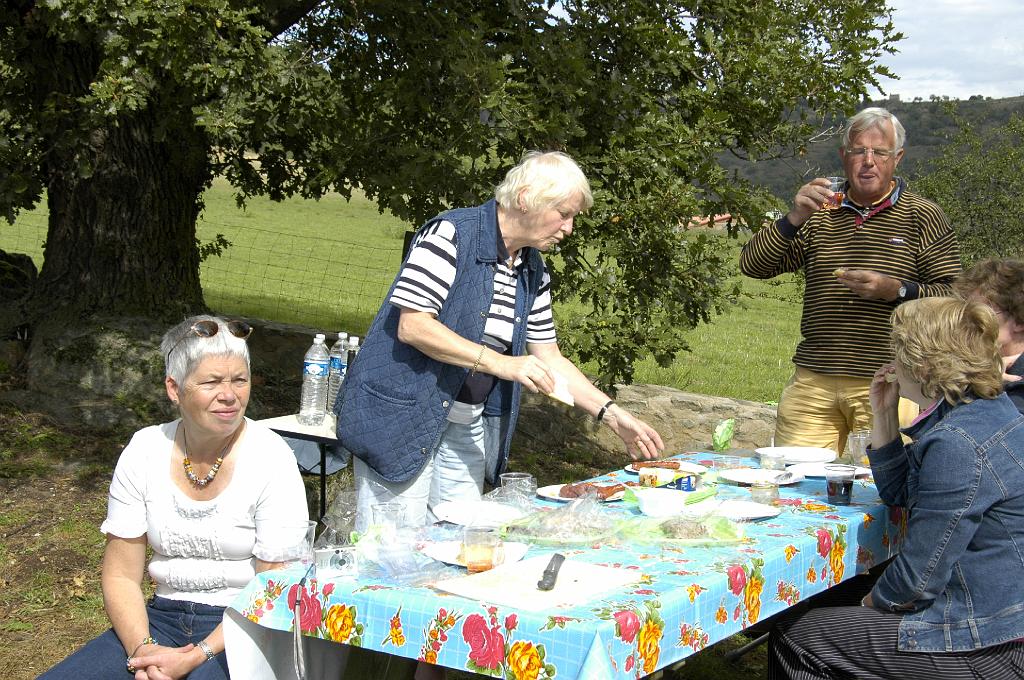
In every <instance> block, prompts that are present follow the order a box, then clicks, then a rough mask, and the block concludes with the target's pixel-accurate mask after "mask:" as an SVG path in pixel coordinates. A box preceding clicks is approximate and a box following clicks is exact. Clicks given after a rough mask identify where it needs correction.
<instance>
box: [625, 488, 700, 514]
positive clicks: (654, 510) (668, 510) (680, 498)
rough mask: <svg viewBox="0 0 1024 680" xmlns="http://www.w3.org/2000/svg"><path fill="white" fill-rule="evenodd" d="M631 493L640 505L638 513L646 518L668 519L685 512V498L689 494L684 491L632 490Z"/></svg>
mask: <svg viewBox="0 0 1024 680" xmlns="http://www.w3.org/2000/svg"><path fill="white" fill-rule="evenodd" d="M633 493H634V494H636V499H637V501H638V502H639V504H640V512H642V513H644V514H645V515H647V516H648V517H668V516H670V515H681V514H683V513H684V512H686V498H687V496H688V495H689V494H687V493H686V492H685V491H676V490H675V489H645V488H634V489H633Z"/></svg>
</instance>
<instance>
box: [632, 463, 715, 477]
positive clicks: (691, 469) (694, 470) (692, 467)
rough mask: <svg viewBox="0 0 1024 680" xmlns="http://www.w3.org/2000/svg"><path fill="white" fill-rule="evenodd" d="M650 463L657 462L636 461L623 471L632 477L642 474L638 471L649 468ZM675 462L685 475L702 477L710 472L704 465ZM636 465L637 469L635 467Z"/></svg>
mask: <svg viewBox="0 0 1024 680" xmlns="http://www.w3.org/2000/svg"><path fill="white" fill-rule="evenodd" d="M648 462H655V461H644V460H635V461H633V462H632V463H630V464H629V465H627V466H626V467H624V468H622V469H623V471H625V472H628V473H629V474H631V475H636V474H640V473H639V472H638V470H639V469H640V468H642V467H647V465H646V463H648ZM673 462H676V463H679V472H685V473H687V474H691V475H702V474H704V473H705V472H707V471H708V469H707V468H706V467H704V466H703V465H697V464H696V463H687V462H686V461H684V460H677V461H673ZM634 465H635V466H636V467H633V466H634ZM665 469H668V468H665Z"/></svg>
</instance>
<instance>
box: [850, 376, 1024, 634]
mask: <svg viewBox="0 0 1024 680" xmlns="http://www.w3.org/2000/svg"><path fill="white" fill-rule="evenodd" d="M903 432H904V433H905V434H907V435H909V436H910V437H911V438H913V440H914V441H913V443H911V444H909V445H906V446H904V444H903V441H902V439H901V438H896V439H895V440H894V441H892V442H891V443H889V444H887V445H885V446H884V447H882V448H880V449H877V450H870V451H869V456H870V459H871V469H872V471H873V473H874V477H875V483H876V484H877V486H878V493H879V495H880V496H881V497H882V499H883V500H884V501H885V503H886V504H887V505H894V506H903V507H905V508H907V509H908V510H909V511H910V520H909V524H908V526H907V536H906V540H905V542H904V544H903V548H902V550H901V552H900V554H899V555H897V556H896V558H895V559H894V560H893V561H892V563H891V564H890V565H889V566H888V567H887V568H886V570H885V572H884V573H883V574H882V576H881V577H880V578H879V579H878V582H877V583H876V584H875V587H874V589H873V590H872V593H871V597H872V600H873V602H874V604H875V606H876V607H878V608H879V609H883V610H888V611H892V612H896V613H899V614H903V618H902V621H901V622H900V629H899V642H898V648H899V649H900V650H901V651H905V652H965V651H970V650H974V649H980V648H982V647H989V646H991V645H996V644H1000V643H1003V642H1007V641H1011V640H1017V639H1019V638H1024V416H1022V415H1021V414H1020V413H1018V411H1017V409H1016V408H1015V407H1014V405H1013V403H1012V402H1011V401H1010V399H1009V398H1008V397H1007V396H1006V395H1005V394H1000V395H999V396H998V397H997V398H995V399H975V400H973V401H971V402H967V403H961V404H957V405H955V406H953V405H950V404H948V403H946V402H943V403H942V404H940V405H939V407H938V408H937V409H936V410H935V411H933V412H932V413H931V414H929V415H928V416H927V417H926V418H924V419H923V420H921V421H920V422H918V423H915V424H914V425H912V426H911V427H909V428H906V429H905V430H903Z"/></svg>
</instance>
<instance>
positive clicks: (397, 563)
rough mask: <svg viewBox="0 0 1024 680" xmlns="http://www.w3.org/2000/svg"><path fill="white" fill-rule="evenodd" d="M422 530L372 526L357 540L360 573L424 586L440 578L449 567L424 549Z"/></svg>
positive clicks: (399, 582) (394, 581)
mask: <svg viewBox="0 0 1024 680" xmlns="http://www.w3.org/2000/svg"><path fill="white" fill-rule="evenodd" d="M422 540H423V537H422V536H421V535H420V531H418V530H416V529H410V528H402V529H399V530H397V531H395V532H393V533H391V532H382V531H380V528H379V527H370V528H369V529H368V530H367V531H366V532H365V533H364V534H363V535H362V536H360V537H359V540H358V542H357V543H356V548H357V549H358V553H359V564H360V574H361V575H362V574H365V575H366V576H369V577H371V578H378V579H381V580H384V581H390V582H392V583H398V584H401V585H414V586H415V585H422V584H426V583H432V582H434V581H437V580H438V579H440V578H441V577H442V576H443V575H444V574H445V572H446V571H447V567H445V565H444V564H443V563H441V562H438V561H437V560H434V559H433V558H431V557H428V556H427V555H424V554H423V553H422V552H420V551H419V550H418V548H417V546H418V545H419V544H420V543H421V542H422Z"/></svg>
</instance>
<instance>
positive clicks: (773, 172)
mask: <svg viewBox="0 0 1024 680" xmlns="http://www.w3.org/2000/svg"><path fill="white" fill-rule="evenodd" d="M956 103H957V106H958V109H959V111H960V114H961V115H962V116H964V117H965V118H966V119H967V120H969V121H971V123H972V124H974V125H976V126H979V127H980V129H985V128H989V127H997V126H1000V125H1003V124H1004V123H1006V122H1007V121H1008V120H1009V119H1010V116H1011V115H1013V114H1014V113H1019V114H1024V97H1008V98H1005V99H980V98H979V99H974V100H966V101H965V100H961V101H958V102H956ZM864 106H865V107H867V106H882V107H885V108H887V109H889V110H890V111H892V112H893V113H894V114H896V117H897V118H899V119H900V122H901V123H903V127H905V128H906V130H907V143H906V149H907V152H906V154H905V156H904V158H903V161H902V162H901V163H900V169H899V171H898V173H897V174H899V175H901V176H903V177H905V178H906V179H907V180H909V181H910V182H911V183H913V181H914V179H915V178H916V177H918V176H919V175H920V174H923V173H924V172H926V171H927V169H928V163H929V161H930V160H931V159H932V158H934V157H935V156H936V155H937V154H938V153H939V150H940V149H941V148H942V146H943V144H945V142H946V140H947V139H948V138H949V137H950V136H951V135H954V134H955V133H956V131H957V130H956V127H955V126H954V125H953V120H952V118H951V117H950V116H949V115H948V114H947V113H946V110H945V106H946V103H945V102H943V101H920V102H900V101H891V100H886V101H880V102H866V103H865V104H864ZM842 122H843V117H838V118H836V119H834V120H829V121H826V125H825V127H824V128H823V130H827V129H829V127H834V128H836V129H838V128H839V127H840V126H841V125H842ZM839 141H840V140H839V138H838V137H837V136H833V137H830V138H827V139H824V140H822V141H819V142H815V143H812V144H811V145H810V146H809V147H808V150H807V154H806V155H805V156H802V157H797V158H780V159H774V160H767V161H758V162H756V163H751V162H749V161H744V160H741V159H738V158H736V157H734V156H732V155H731V154H729V155H726V156H725V157H723V159H722V163H723V165H724V166H725V167H726V168H727V169H729V170H735V171H736V172H738V173H739V174H740V176H742V177H745V178H746V179H748V180H750V181H752V182H755V183H757V184H760V185H762V186H765V187H767V188H768V189H769V190H770V191H771V192H772V193H773V194H774V195H775V196H777V197H779V198H780V199H782V200H783V201H784V202H786V203H787V204H788V203H789V202H790V201H792V199H793V195H794V194H795V193H796V190H797V189H798V188H799V187H800V186H801V185H802V184H804V183H805V182H806V181H807V180H808V179H810V178H812V177H821V176H824V175H836V174H842V166H841V164H840V162H839V153H838V147H839Z"/></svg>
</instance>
